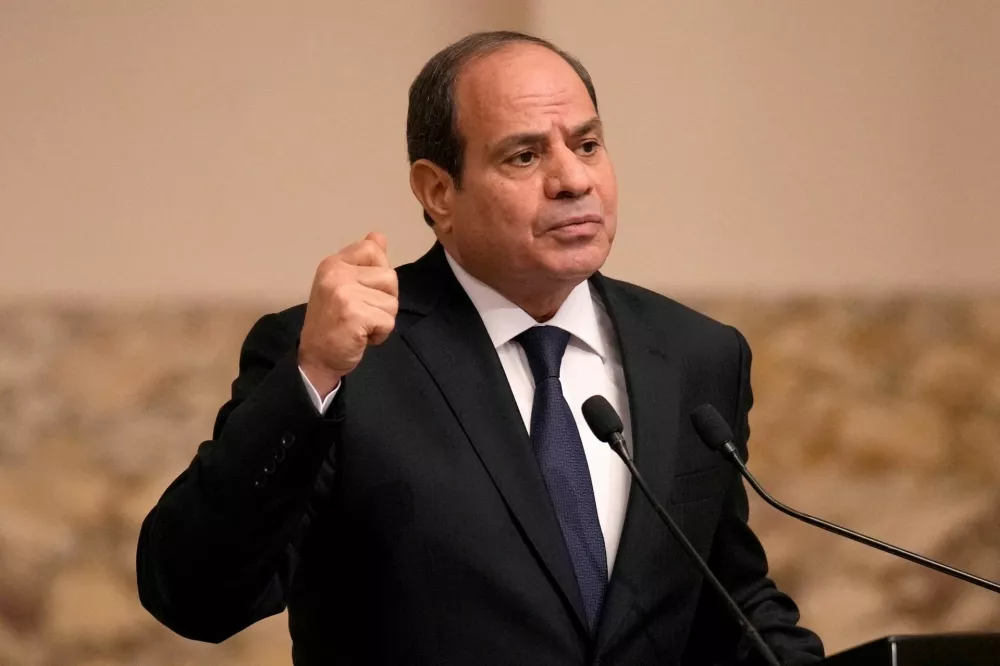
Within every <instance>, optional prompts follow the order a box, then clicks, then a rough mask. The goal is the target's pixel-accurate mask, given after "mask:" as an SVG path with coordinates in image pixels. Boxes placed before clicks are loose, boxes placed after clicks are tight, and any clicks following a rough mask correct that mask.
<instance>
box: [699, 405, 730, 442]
mask: <svg viewBox="0 0 1000 666" xmlns="http://www.w3.org/2000/svg"><path fill="white" fill-rule="evenodd" d="M691 423H692V424H693V425H694V429H695V432H697V433H698V436H699V437H701V441H703V442H704V443H705V445H706V446H708V448H710V449H712V450H713V451H719V452H720V453H721V452H722V451H723V450H724V449H723V447H724V446H725V445H726V444H727V443H728V442H732V441H733V431H732V429H731V428H730V427H729V424H728V423H726V419H724V418H722V414H719V410H717V409H716V408H715V407H713V406H712V405H710V404H709V403H707V402H706V403H705V404H704V405H702V406H701V407H698V408H697V409H695V410H694V411H693V412H691Z"/></svg>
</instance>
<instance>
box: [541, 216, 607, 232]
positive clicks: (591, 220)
mask: <svg viewBox="0 0 1000 666" xmlns="http://www.w3.org/2000/svg"><path fill="white" fill-rule="evenodd" d="M603 222H604V218H602V217H601V216H600V215H595V214H587V215H574V216H573V217H566V218H563V219H561V220H559V221H558V222H556V223H555V224H553V225H551V226H550V227H549V228H548V231H554V230H556V229H564V228H566V227H574V226H579V225H584V224H602V223H603Z"/></svg>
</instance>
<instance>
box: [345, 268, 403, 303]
mask: <svg viewBox="0 0 1000 666" xmlns="http://www.w3.org/2000/svg"><path fill="white" fill-rule="evenodd" d="M354 275H355V279H356V280H357V281H358V283H359V284H362V285H364V286H366V287H370V288H372V289H378V290H379V291H383V292H385V293H387V294H389V295H391V296H399V278H398V277H397V275H396V271H394V270H393V269H391V268H377V267H374V266H358V267H357V268H356V269H355V272H354Z"/></svg>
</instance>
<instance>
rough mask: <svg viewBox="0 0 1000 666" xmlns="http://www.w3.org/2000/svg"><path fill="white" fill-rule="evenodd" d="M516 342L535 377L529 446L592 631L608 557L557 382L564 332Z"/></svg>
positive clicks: (551, 329)
mask: <svg viewBox="0 0 1000 666" xmlns="http://www.w3.org/2000/svg"><path fill="white" fill-rule="evenodd" d="M516 340H517V342H518V343H519V344H520V345H521V347H523V348H524V352H525V354H526V355H527V357H528V364H529V365H530V366H531V374H532V375H534V377H535V399H534V402H533V403H532V406H531V442H532V444H533V445H534V448H535V457H536V458H537V459H538V465H539V467H541V470H542V477H543V478H544V479H545V485H546V486H547V487H548V490H549V497H550V498H551V499H552V505H553V507H555V510H556V516H557V517H558V518H559V526H560V528H561V529H562V534H563V539H564V540H565V542H566V548H567V550H569V556H570V559H571V560H572V561H573V570H574V572H575V573H576V581H577V584H578V585H579V586H580V594H581V596H582V597H583V605H584V609H585V610H586V612H587V620H588V621H589V622H590V626H591V629H593V628H594V627H596V626H597V618H598V616H599V615H600V613H601V604H602V603H603V602H604V589H605V587H607V584H608V558H607V551H606V550H605V546H604V533H603V532H601V523H600V521H599V520H598V518H597V501H596V500H595V499H594V486H593V483H592V482H591V478H590V467H589V466H588V465H587V456H586V454H584V452H583V442H582V441H581V440H580V431H579V430H578V429H577V427H576V421H575V420H574V419H573V413H572V412H571V411H570V409H569V405H568V404H567V403H566V398H565V396H563V390H562V383H561V382H560V381H559V366H560V365H561V364H562V357H563V353H565V351H566V345H567V343H568V342H569V333H568V332H566V331H564V330H562V329H561V328H557V327H555V326H534V327H532V328H529V329H528V330H526V331H525V332H524V333H522V334H521V335H519V336H517V338H516Z"/></svg>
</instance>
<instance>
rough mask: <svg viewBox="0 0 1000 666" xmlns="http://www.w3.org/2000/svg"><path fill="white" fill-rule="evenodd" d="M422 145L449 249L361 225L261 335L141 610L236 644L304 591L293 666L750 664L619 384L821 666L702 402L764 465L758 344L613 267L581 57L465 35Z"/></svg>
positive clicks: (686, 501)
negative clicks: (663, 515) (590, 424)
mask: <svg viewBox="0 0 1000 666" xmlns="http://www.w3.org/2000/svg"><path fill="white" fill-rule="evenodd" d="M407 140H408V149H409V156H410V163H411V175H410V184H411V187H412V189H413V192H414V194H415V196H416V197H417V199H418V200H419V201H420V203H421V204H422V206H423V208H424V211H425V218H426V219H427V221H428V223H430V224H431V228H432V230H433V232H434V234H435V235H436V237H437V241H438V242H437V243H436V244H435V245H434V247H433V248H432V249H431V250H430V251H429V252H428V253H427V254H426V255H425V256H424V257H423V258H421V259H420V260H418V261H416V262H414V263H413V264H409V265H406V266H402V267H400V268H398V269H397V270H395V271H394V270H392V268H391V267H390V264H389V263H388V260H387V258H386V240H385V238H384V237H382V236H381V235H380V234H376V233H371V234H369V235H368V236H367V237H366V238H365V239H364V240H363V241H361V242H359V243H356V244H354V245H351V246H349V247H347V248H345V249H344V250H342V251H341V252H339V253H338V254H336V255H333V256H332V257H328V258H327V259H326V260H324V261H323V263H322V264H321V265H320V267H319V269H318V270H317V273H316V277H315V281H314V283H313V286H312V291H311V294H310V297H309V302H308V304H307V306H298V307H294V308H291V309H290V310H286V311H284V312H281V313H278V314H272V315H268V316H266V317H264V318H262V319H261V320H260V321H259V322H258V323H257V324H256V325H255V326H254V327H253V329H252V330H251V331H250V333H249V335H248V336H247V339H246V342H245V344H244V346H243V350H242V355H241V357H240V372H239V376H238V377H237V379H236V381H235V382H233V386H232V399H231V400H230V401H229V402H228V403H226V405H224V406H223V407H222V409H221V410H220V412H219V416H218V419H217V421H216V424H215V432H214V437H213V439H212V440H211V441H208V442H205V443H204V444H202V445H201V446H200V447H199V449H198V453H197V455H196V456H195V458H194V460H193V461H192V462H191V465H190V466H189V467H188V469H187V470H186V471H184V472H183V473H182V474H181V475H180V476H179V477H178V478H177V480H176V481H175V482H174V483H173V484H171V486H170V487H169V488H168V489H167V491H166V492H165V493H164V495H163V497H162V498H161V499H160V501H159V503H158V504H157V505H156V507H155V508H153V510H152V511H151V512H150V514H149V516H148V517H147V518H146V520H145V522H144V524H143V527H142V533H141V535H140V539H139V549H138V557H137V564H138V582H139V592H140V596H141V599H142V602H143V604H144V605H145V606H146V608H147V609H149V611H150V612H151V613H152V614H153V615H155V616H156V617H157V618H158V619H159V620H160V621H161V622H163V623H164V624H166V625H167V626H168V627H170V628H171V629H173V630H174V631H176V632H177V633H179V634H181V635H183V636H187V637H189V638H193V639H197V640H204V641H222V640H224V639H226V638H227V637H229V636H231V635H233V634H235V633H236V632H238V631H240V630H242V629H243V628H245V627H247V626H248V625H250V624H252V623H253V622H256V621H257V620H259V619H261V618H264V617H267V616H269V615H273V614H275V613H278V612H280V611H281V610H283V609H284V608H286V607H287V608H288V611H289V625H290V631H291V635H292V639H293V659H294V662H295V663H296V664H298V665H300V666H303V665H314V664H353V663H372V664H474V663H475V664H547V665H562V664H566V665H567V666H569V665H580V664H597V663H601V664H675V663H686V664H744V663H745V664H749V663H756V660H757V659H758V658H759V657H758V656H757V655H755V654H754V653H753V652H752V650H750V649H749V648H748V646H747V644H746V642H745V641H743V640H741V636H740V632H739V629H738V626H737V625H736V623H735V622H734V621H733V620H732V618H730V617H729V616H728V615H727V614H726V613H725V611H724V609H723V607H722V604H721V603H720V602H719V600H718V599H717V598H716V597H715V595H714V593H713V592H712V590H710V589H706V588H705V586H704V585H703V581H702V578H701V576H700V575H699V573H698V572H697V570H696V569H695V567H694V566H693V565H692V564H691V563H690V562H689V561H688V560H687V558H686V557H685V555H684V553H683V552H682V551H681V549H680V548H679V546H678V545H677V543H676V542H675V541H674V540H673V538H672V537H671V536H670V534H669V533H668V532H667V531H666V530H665V529H664V528H663V526H662V525H661V524H659V522H658V519H657V517H656V515H655V514H654V512H653V510H652V509H651V508H650V506H649V505H648V503H647V501H646V499H645V498H644V497H642V496H641V495H640V494H639V493H638V492H634V491H632V490H631V484H630V478H629V476H628V472H627V470H626V469H625V468H624V466H623V465H622V463H621V462H620V461H619V460H618V459H617V458H616V457H615V456H614V454H613V453H612V452H611V451H610V449H608V447H607V446H605V445H604V444H602V443H600V442H599V441H597V439H596V438H595V437H594V436H593V435H592V434H591V433H590V432H589V430H588V429H587V427H586V426H585V425H584V424H583V421H582V418H581V415H580V405H581V403H582V401H583V400H584V399H585V398H586V397H589V396H590V395H592V394H595V393H601V394H603V395H605V396H606V397H607V398H608V399H609V401H611V403H612V404H613V405H614V406H615V407H616V408H617V410H618V411H619V413H621V414H622V416H623V419H624V421H625V424H626V430H625V434H626V437H627V439H628V441H629V445H630V446H631V448H632V451H633V454H634V457H635V460H636V463H637V465H638V466H639V468H640V470H641V471H642V472H643V474H644V475H645V477H646V479H647V480H648V481H649V483H650V485H651V486H652V488H653V491H654V492H655V493H656V494H657V495H658V496H659V497H660V498H661V499H662V500H663V501H664V502H665V503H666V504H667V508H668V511H670V512H671V514H672V515H673V516H674V518H675V519H676V520H677V522H678V523H679V524H680V527H681V528H682V529H683V530H684V531H685V533H686V534H687V536H688V537H689V538H690V540H691V541H692V542H693V544H694V545H695V546H696V547H697V549H698V551H699V552H700V553H701V554H702V555H703V556H704V557H705V558H706V559H707V560H708V562H709V564H710V566H711V567H712V569H713V571H714V572H715V573H716V575H717V576H718V577H719V578H720V579H721V581H722V582H723V583H724V584H725V586H726V587H727V589H728V590H729V591H730V593H731V594H732V595H733V597H734V598H735V599H736V601H737V602H738V604H739V605H740V607H741V608H742V609H743V611H744V612H745V613H746V615H748V616H749V618H750V619H751V621H752V622H753V624H754V625H755V626H756V627H757V629H758V630H759V631H760V633H761V634H762V635H763V637H764V639H765V640H766V641H767V642H768V643H769V644H770V646H771V647H772V649H773V650H774V651H775V652H776V653H777V654H778V656H779V657H780V658H781V659H782V660H783V661H784V662H785V663H787V664H807V663H815V662H817V661H819V660H820V659H821V657H822V646H821V644H820V642H819V639H818V638H817V637H816V636H815V635H814V634H812V633H810V632H809V631H807V630H805V629H802V628H799V627H797V626H796V622H797V620H798V612H797V609H796V607H795V605H794V603H792V601H791V600H790V599H789V598H788V597H787V596H785V595H784V594H782V593H781V592H779V591H778V590H777V589H776V588H775V586H774V585H773V583H772V582H771V581H770V580H769V579H768V578H767V563H766V560H765V557H764V552H763V550H762V548H761V546H760V544H759V542H758V540H757V539H756V537H755V536H754V534H753V533H752V532H751V530H750V528H749V527H748V526H747V522H746V521H747V498H746V494H745V492H744V490H743V486H742V483H741V480H740V478H739V476H738V475H736V474H735V473H734V472H733V470H732V468H731V467H730V466H729V465H727V464H726V463H724V462H723V461H722V459H721V458H719V457H717V456H716V455H715V454H713V453H711V452H710V451H709V450H708V449H707V448H705V447H704V446H703V445H702V444H701V443H700V442H699V441H698V438H697V435H696V434H695V433H694V431H693V429H692V427H691V425H690V422H689V418H688V417H689V414H690V411H691V410H692V409H693V408H694V407H696V406H698V405H700V404H702V403H705V402H710V403H713V404H714V405H716V407H718V408H719V410H720V411H721V412H722V414H723V415H725V416H726V417H727V418H729V419H730V421H731V423H733V424H734V425H735V431H736V432H737V433H738V436H737V440H738V441H737V442H736V443H737V445H738V446H739V448H740V450H741V452H742V453H743V454H744V455H745V454H746V448H745V447H746V442H747V438H748V436H749V430H748V425H747V413H748V411H749V409H750V406H751V402H752V398H751V393H750V383H749V376H750V350H749V348H748V347H747V344H746V342H745V340H744V339H743V337H742V336H741V335H740V334H739V333H738V332H737V331H736V330H734V329H732V328H729V327H726V326H724V325H722V324H719V323H716V322H714V321H712V320H710V319H708V318H706V317H704V316H702V315H699V314H697V313H695V312H693V311H691V310H688V309H687V308H685V307H683V306H681V305H679V304H677V303H675V302H673V301H671V300H669V299H667V298H664V297H662V296H659V295H657V294H654V293H652V292H649V291H646V290H644V289H641V288H639V287H636V286H633V285H630V284H626V283H623V282H618V281H616V280H612V279H610V278H607V277H604V276H602V275H601V274H600V273H599V272H598V269H599V268H600V267H601V265H602V264H603V263H604V260H605V258H606V257H607V255H608V252H609V251H610V248H611V242H612V240H613V238H614V234H615V229H616V209H617V190H616V182H615V176H614V171H613V169H612V167H611V162H610V160H609V158H608V154H607V152H606V150H605V146H604V135H603V130H602V126H601V121H600V118H599V116H598V113H597V100H596V95H595V93H594V89H593V85H592V83H591V80H590V77H589V75H588V74H587V72H586V70H585V69H584V68H583V67H582V65H581V64H580V63H579V62H578V61H576V60H575V59H573V58H572V57H570V56H568V55H567V54H565V53H563V52H561V51H559V50H558V49H557V48H556V47H555V46H553V45H551V44H549V43H547V42H544V41H542V40H538V39H536V38H533V37H529V36H526V35H521V34H516V33H483V34H477V35H472V36H470V37H467V38H466V39H464V40H462V41H460V42H458V43H456V44H453V45H451V46H449V47H448V48H446V49H445V50H443V51H442V52H440V53H439V54H437V55H436V56H434V57H433V58H432V59H431V60H430V61H429V62H428V63H427V65H426V66H425V67H424V69H423V71H422V72H421V73H420V74H419V76H418V77H417V79H416V80H415V81H414V83H413V86H412V87H411V90H410V107H409V115H408V120H407Z"/></svg>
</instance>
